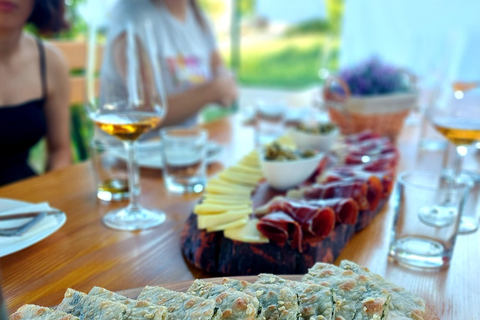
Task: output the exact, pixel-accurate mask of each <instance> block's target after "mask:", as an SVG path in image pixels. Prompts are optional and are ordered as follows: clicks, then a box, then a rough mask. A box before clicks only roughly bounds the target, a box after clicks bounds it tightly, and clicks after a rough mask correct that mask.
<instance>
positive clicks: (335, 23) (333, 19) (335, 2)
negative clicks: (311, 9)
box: [325, 0, 344, 35]
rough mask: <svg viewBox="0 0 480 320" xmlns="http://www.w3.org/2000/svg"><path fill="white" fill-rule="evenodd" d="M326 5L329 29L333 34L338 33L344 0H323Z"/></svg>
mask: <svg viewBox="0 0 480 320" xmlns="http://www.w3.org/2000/svg"><path fill="white" fill-rule="evenodd" d="M325 4H326V6H327V15H328V24H329V30H330V32H332V33H333V34H336V35H340V30H341V27H342V16H343V7H344V0H325Z"/></svg>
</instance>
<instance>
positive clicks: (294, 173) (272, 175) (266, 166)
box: [260, 153, 324, 191]
mask: <svg viewBox="0 0 480 320" xmlns="http://www.w3.org/2000/svg"><path fill="white" fill-rule="evenodd" d="M323 156H324V153H318V154H316V155H315V156H313V157H310V158H305V159H298V160H292V161H272V160H265V157H264V155H263V154H262V153H260V157H261V158H260V165H261V168H262V171H263V174H264V176H265V178H266V179H267V182H268V184H269V185H270V186H271V187H272V188H274V189H277V190H282V191H283V190H288V189H291V188H294V187H296V186H298V185H299V184H301V183H302V182H304V181H305V180H307V179H308V178H309V177H310V176H311V175H312V173H313V172H314V171H315V169H316V168H317V166H318V165H319V163H320V161H321V160H322V158H323Z"/></svg>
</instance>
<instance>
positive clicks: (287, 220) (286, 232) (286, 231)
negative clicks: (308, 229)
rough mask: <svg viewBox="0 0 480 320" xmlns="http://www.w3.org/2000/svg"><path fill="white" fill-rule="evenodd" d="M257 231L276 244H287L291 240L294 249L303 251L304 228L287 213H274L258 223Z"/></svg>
mask: <svg viewBox="0 0 480 320" xmlns="http://www.w3.org/2000/svg"><path fill="white" fill-rule="evenodd" d="M257 229H258V231H260V232H261V233H262V234H263V235H264V236H265V237H267V238H268V239H270V240H273V241H274V242H278V243H286V242H287V241H289V240H290V241H291V246H292V248H294V249H297V248H298V249H299V250H300V251H301V250H302V239H303V232H302V228H301V226H300V224H299V223H298V222H297V221H295V220H294V219H293V218H292V217H291V216H289V215H288V214H286V213H285V212H272V213H269V214H267V215H266V216H264V217H262V219H260V221H259V222H258V223H257Z"/></svg>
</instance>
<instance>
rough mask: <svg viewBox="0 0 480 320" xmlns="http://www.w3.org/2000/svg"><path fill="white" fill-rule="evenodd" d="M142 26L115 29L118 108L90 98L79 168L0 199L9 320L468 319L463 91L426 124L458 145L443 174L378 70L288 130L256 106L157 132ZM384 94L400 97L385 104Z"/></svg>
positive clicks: (336, 81) (17, 187) (409, 92)
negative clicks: (119, 38) (120, 35)
mask: <svg viewBox="0 0 480 320" xmlns="http://www.w3.org/2000/svg"><path fill="white" fill-rule="evenodd" d="M149 27H151V26H149V25H148V23H147V24H139V25H129V27H128V28H127V30H126V36H125V39H124V41H125V43H124V46H125V48H124V52H123V51H122V54H123V56H122V58H123V59H125V61H124V62H125V66H126V68H125V70H123V72H124V78H122V81H124V83H123V84H122V85H124V89H125V90H124V91H120V92H121V94H119V91H118V88H113V86H114V83H113V82H112V83H109V84H111V85H112V87H109V86H103V87H102V89H101V90H100V92H98V90H99V88H97V87H95V86H94V85H88V86H87V103H86V110H87V113H88V116H89V117H90V120H91V121H92V122H93V123H94V124H95V125H96V127H97V129H98V130H101V132H103V135H101V136H97V137H96V138H95V139H94V140H93V141H92V144H91V149H92V155H93V156H92V158H91V160H89V161H86V162H84V163H80V164H76V165H73V166H71V167H68V168H65V169H61V170H58V171H54V172H50V173H47V174H45V175H42V176H38V177H34V178H31V179H27V180H24V181H20V182H17V183H13V184H11V185H7V186H3V187H0V271H1V274H0V277H1V291H2V292H3V296H4V299H5V302H6V303H5V304H6V307H7V309H8V311H10V312H11V314H12V316H11V318H10V319H23V318H28V319H30V318H31V319H36V318H38V317H45V318H47V319H117V320H119V319H136V318H149V319H234V318H235V319H312V318H315V319H331V320H335V319H352V320H353V319H379V320H380V319H385V320H388V319H416V320H422V319H423V320H438V319H463V318H465V319H467V318H472V317H473V318H474V317H475V316H476V315H478V314H480V309H479V306H478V304H477V303H476V302H477V300H478V296H480V291H479V290H480V289H479V288H480V286H479V282H478V277H477V274H478V270H477V269H478V266H477V263H476V258H475V257H476V256H477V255H479V254H480V251H479V250H480V249H479V246H478V241H479V240H480V238H479V237H480V236H479V233H478V232H476V230H477V229H478V223H479V215H478V208H477V207H478V206H477V203H476V202H477V201H476V199H477V198H478V190H479V188H476V185H475V183H476V182H478V181H476V180H475V179H473V178H472V177H471V175H468V174H466V172H467V170H464V169H468V170H473V171H478V169H479V167H478V161H477V158H476V155H475V154H470V157H467V155H468V149H469V147H470V146H469V145H472V144H473V143H474V142H476V141H478V140H480V135H479V133H478V132H480V127H479V123H480V118H478V117H476V115H473V114H472V113H471V112H470V111H471V110H472V109H471V108H472V104H471V103H467V104H466V105H460V106H459V105H458V104H454V102H459V101H458V100H461V99H459V98H458V91H459V90H460V89H461V90H460V91H461V92H462V94H463V95H464V96H465V98H468V97H469V96H470V94H474V93H475V92H476V87H473V88H472V87H468V88H467V89H465V88H464V87H461V88H460V89H459V87H458V86H453V88H454V90H453V93H452V91H451V90H447V91H445V92H448V93H446V96H445V97H443V96H441V97H439V100H438V101H437V102H438V103H435V104H434V105H433V106H432V108H431V109H429V110H428V112H427V116H428V119H429V121H431V122H432V124H433V125H434V126H435V128H436V129H437V130H438V131H439V132H440V133H442V134H443V135H444V136H445V137H446V138H447V139H448V140H449V141H450V142H452V144H454V145H455V151H456V155H457V156H456V157H455V158H453V160H452V159H450V160H451V162H452V163H453V166H452V167H451V168H450V167H449V166H448V161H444V158H447V157H446V156H442V157H439V156H438V154H437V153H429V152H425V151H423V150H421V149H420V148H418V138H419V137H418V134H419V132H420V128H419V127H418V126H407V125H405V119H406V117H407V116H408V113H409V112H410V111H411V110H412V109H414V108H415V104H416V99H417V92H416V89H417V88H416V87H415V82H414V81H413V80H412V78H411V77H410V76H406V75H405V73H404V72H403V71H402V70H400V69H396V68H395V67H392V66H387V67H386V66H383V67H382V68H383V69H382V68H380V69H381V70H380V71H379V70H376V68H377V67H378V65H377V64H379V63H380V62H379V61H377V60H370V61H368V62H367V63H365V64H363V65H362V66H359V67H358V68H356V69H354V70H357V71H358V70H360V69H361V70H363V69H362V68H364V67H365V66H366V68H367V71H368V72H370V73H371V74H370V75H369V77H370V78H369V77H366V76H365V75H363V76H362V75H360V76H359V75H356V76H355V77H350V76H348V72H344V73H342V72H340V73H339V74H338V75H332V76H331V77H330V78H328V79H327V81H326V83H325V86H324V87H323V91H322V94H323V96H322V101H323V103H322V106H323V108H324V109H323V110H313V111H312V110H310V111H309V112H314V113H322V112H323V113H322V116H318V117H317V116H313V117H310V116H306V115H305V114H303V116H302V117H300V118H296V121H295V122H292V121H290V122H289V121H288V119H289V117H288V116H287V115H289V114H290V115H291V114H294V113H295V112H292V111H289V110H291V109H292V106H288V105H287V104H286V103H284V101H279V100H278V99H277V100H270V101H269V100H268V99H263V100H262V99H260V98H259V100H258V103H257V104H256V105H255V106H254V114H253V118H254V121H249V122H248V123H246V121H245V118H244V117H243V116H242V115H241V114H236V115H233V116H229V117H225V118H223V119H220V120H217V121H214V122H211V123H204V124H200V125H194V126H174V127H162V128H161V129H159V127H160V125H161V124H162V121H163V120H164V119H165V115H166V113H167V112H168V111H167V110H168V107H167V104H166V97H165V95H164V92H163V89H162V87H163V83H162V77H161V76H160V75H161V72H160V70H159V66H158V64H157V63H156V62H155V59H152V57H155V56H156V54H157V50H158V48H155V46H154V43H155V41H153V40H152V39H149V40H152V41H149V45H148V46H146V48H143V47H142V46H141V45H139V43H140V41H139V39H137V38H136V35H137V34H139V33H143V34H147V35H148V34H150V31H151V30H148V28H149ZM135 28H146V30H143V29H142V30H140V29H135ZM91 36H92V35H91ZM95 36H96V35H94V36H93V38H89V40H90V41H89V45H90V46H93V47H94V46H95V45H96V44H95V41H93V40H92V39H96V38H95ZM147 38H148V36H147ZM147 40H148V39H147ZM94 49H95V48H93V49H92V50H91V51H92V52H95V50H94ZM143 50H146V51H143ZM95 56H96V55H95ZM95 59H96V58H95V57H93V56H89V63H88V65H89V68H87V79H89V80H88V81H89V84H92V83H93V82H94V81H95V80H94V77H95V70H97V68H94V67H93V65H94V64H96V63H99V61H96V60H95ZM372 61H373V62H372ZM382 70H383V71H382ZM385 70H386V71H385ZM347 71H348V70H347ZM350 71H351V70H350ZM364 72H366V71H365V70H363V71H362V72H360V74H364ZM379 74H380V75H379ZM356 77H359V78H356ZM352 78H355V79H354V80H352ZM147 79H149V80H150V81H151V83H150V82H147ZM362 79H363V80H365V79H369V80H371V81H370V83H373V84H372V87H374V88H376V89H375V90H372V91H368V90H367V88H366V87H368V86H367V85H365V84H362ZM376 81H377V82H376ZM354 83H357V85H358V87H355V85H354ZM147 84H149V85H147ZM381 85H382V86H381ZM357 89H358V90H357ZM387 89H388V90H387ZM102 90H103V91H102ZM389 90H390V91H389ZM125 92H126V94H125ZM396 94H401V95H402V96H403V98H405V99H402V98H400V100H402V101H400V102H398V100H399V99H393V100H394V101H393V102H392V100H391V99H390V98H391V96H394V95H396ZM455 94H456V95H457V96H456V95H455ZM383 95H389V97H388V98H389V99H387V100H388V101H387V100H385V99H383V98H385V97H383ZM452 97H455V98H456V100H452V99H451V98H452ZM377 98H378V99H377ZM440 98H442V99H440ZM462 99H463V96H462ZM372 101H373V102H372ZM463 101H467V100H462V102H463ZM474 101H476V100H474ZM477 102H478V101H477ZM372 105H373V107H372ZM459 110H461V111H465V110H466V111H465V112H463V113H462V112H456V111H459ZM327 113H328V114H329V115H328V116H327ZM367 118H368V119H367ZM467 118H468V121H467ZM318 119H329V120H318ZM366 119H367V120H368V121H367V120H366ZM451 119H456V120H458V121H457V122H453V123H452V122H451V121H449V120H451ZM447 120H448V121H447ZM152 132H154V133H152ZM105 134H106V135H107V136H105ZM149 134H151V135H155V137H154V138H153V139H146V140H143V139H142V136H145V135H149ZM149 137H150V136H149ZM472 157H473V158H472ZM466 211H468V212H467V213H464V212H466ZM467 217H468V218H469V219H466V218H467ZM467 222H468V223H469V224H468V225H467ZM462 223H464V224H465V226H464V229H461V225H462ZM472 225H473V227H472ZM468 228H469V229H468ZM461 230H464V231H461ZM2 232H5V233H4V234H3V235H2ZM14 232H16V233H14ZM9 233H12V234H13V236H11V235H9Z"/></svg>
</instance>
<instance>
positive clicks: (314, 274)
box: [302, 262, 391, 320]
mask: <svg viewBox="0 0 480 320" xmlns="http://www.w3.org/2000/svg"><path fill="white" fill-rule="evenodd" d="M302 281H303V282H307V283H308V282H313V283H317V284H320V285H322V286H325V287H330V288H332V289H333V293H334V294H335V296H336V299H337V308H336V310H335V314H336V317H337V318H339V319H344V320H385V319H388V311H389V304H390V299H391V296H390V294H389V293H388V291H387V290H386V289H384V288H382V287H380V286H379V285H378V284H377V283H375V281H373V279H372V278H371V277H370V276H365V275H358V274H356V273H355V272H353V271H352V270H344V269H341V268H339V267H337V266H334V265H332V264H328V263H322V262H317V263H316V264H315V265H314V266H313V267H312V268H310V269H309V270H308V273H307V274H306V275H304V276H303V278H302Z"/></svg>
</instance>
